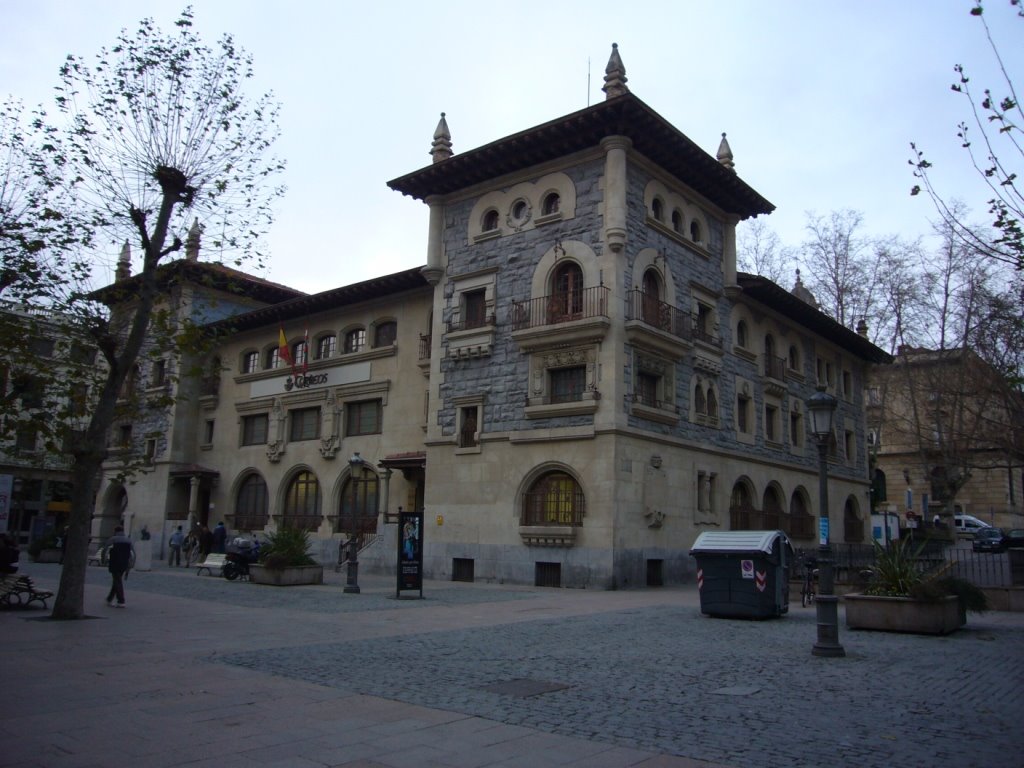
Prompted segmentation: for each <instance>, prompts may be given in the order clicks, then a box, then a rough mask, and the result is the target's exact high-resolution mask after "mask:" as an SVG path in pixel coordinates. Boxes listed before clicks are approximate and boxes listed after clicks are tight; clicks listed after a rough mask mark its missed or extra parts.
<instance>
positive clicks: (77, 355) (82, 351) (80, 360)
mask: <svg viewBox="0 0 1024 768" xmlns="http://www.w3.org/2000/svg"><path fill="white" fill-rule="evenodd" d="M70 359H71V362H72V363H75V364H76V365H92V364H93V362H94V361H95V360H96V350H94V349H92V348H91V347H87V346H86V345H85V344H82V343H81V342H79V341H74V342H72V343H71V354H70Z"/></svg>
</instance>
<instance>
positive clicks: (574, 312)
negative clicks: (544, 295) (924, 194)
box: [551, 261, 583, 320]
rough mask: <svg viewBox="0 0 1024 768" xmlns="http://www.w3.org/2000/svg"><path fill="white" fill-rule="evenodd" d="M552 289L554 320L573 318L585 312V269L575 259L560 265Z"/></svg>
mask: <svg viewBox="0 0 1024 768" xmlns="http://www.w3.org/2000/svg"><path fill="white" fill-rule="evenodd" d="M553 282H554V286H553V288H554V290H553V291H552V297H551V298H552V304H551V314H552V315H553V317H552V318H551V319H552V320H566V319H572V318H573V317H576V316H578V315H580V314H581V313H582V312H583V270H582V269H580V265H579V264H577V263H576V262H574V261H567V262H564V263H562V264H561V265H559V267H558V269H557V270H556V271H555V276H554V281H553Z"/></svg>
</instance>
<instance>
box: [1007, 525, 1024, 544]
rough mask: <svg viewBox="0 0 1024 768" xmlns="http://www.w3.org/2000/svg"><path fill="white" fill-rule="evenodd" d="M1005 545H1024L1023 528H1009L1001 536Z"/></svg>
mask: <svg viewBox="0 0 1024 768" xmlns="http://www.w3.org/2000/svg"><path fill="white" fill-rule="evenodd" d="M1003 541H1005V542H1006V546H1007V547H1024V528H1011V529H1010V530H1008V531H1007V532H1006V535H1005V536H1004V537H1003Z"/></svg>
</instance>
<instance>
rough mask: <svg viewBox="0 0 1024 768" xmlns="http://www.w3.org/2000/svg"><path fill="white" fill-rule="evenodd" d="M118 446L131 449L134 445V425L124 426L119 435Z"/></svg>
mask: <svg viewBox="0 0 1024 768" xmlns="http://www.w3.org/2000/svg"><path fill="white" fill-rule="evenodd" d="M117 444H118V445H119V446H120V447H121V448H130V447H131V444H132V425H131V424H122V425H121V427H120V429H119V430H118V434H117Z"/></svg>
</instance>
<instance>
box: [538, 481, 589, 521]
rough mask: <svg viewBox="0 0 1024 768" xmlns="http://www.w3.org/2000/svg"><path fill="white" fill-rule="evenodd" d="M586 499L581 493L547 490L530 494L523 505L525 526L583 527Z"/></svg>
mask: <svg viewBox="0 0 1024 768" xmlns="http://www.w3.org/2000/svg"><path fill="white" fill-rule="evenodd" d="M585 510H586V499H585V498H584V496H583V493H582V492H580V491H562V492H559V491H555V490H552V489H546V490H544V491H540V492H537V493H528V494H526V498H525V500H524V504H523V518H522V520H523V523H522V524H523V525H575V526H579V525H583V513H584V512H585Z"/></svg>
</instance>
